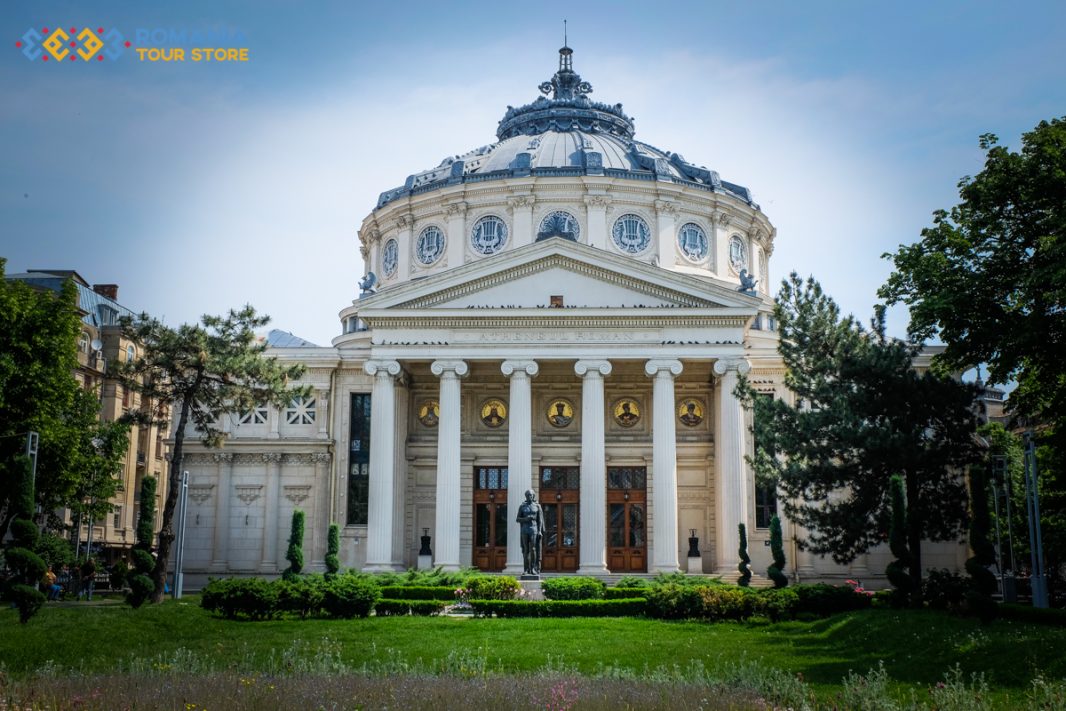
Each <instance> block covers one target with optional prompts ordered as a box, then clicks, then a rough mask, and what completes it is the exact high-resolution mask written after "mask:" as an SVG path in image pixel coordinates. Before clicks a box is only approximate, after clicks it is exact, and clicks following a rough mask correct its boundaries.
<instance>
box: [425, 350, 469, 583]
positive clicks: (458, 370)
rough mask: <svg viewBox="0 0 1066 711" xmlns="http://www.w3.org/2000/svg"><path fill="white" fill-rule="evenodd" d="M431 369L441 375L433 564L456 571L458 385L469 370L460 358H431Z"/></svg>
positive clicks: (458, 484) (457, 535)
mask: <svg viewBox="0 0 1066 711" xmlns="http://www.w3.org/2000/svg"><path fill="white" fill-rule="evenodd" d="M430 370H431V371H432V372H433V374H434V375H436V376H437V377H438V378H440V423H439V424H438V425H437V526H436V536H434V539H433V553H434V555H435V560H434V561H433V564H434V565H437V566H440V567H441V568H443V569H444V570H458V569H459V567H460V563H459V510H460V502H459V494H460V473H459V472H460V468H461V467H460V441H459V440H460V427H459V425H460V418H461V415H460V387H459V379H460V378H462V377H463V376H465V375H466V374H467V373H468V372H469V368H468V367H467V365H466V363H465V362H463V361H461V360H437V361H433V364H432V365H431V366H430Z"/></svg>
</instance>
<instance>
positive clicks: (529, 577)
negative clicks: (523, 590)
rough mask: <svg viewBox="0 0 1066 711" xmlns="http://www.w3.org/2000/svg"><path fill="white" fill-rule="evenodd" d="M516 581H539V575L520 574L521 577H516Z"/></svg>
mask: <svg viewBox="0 0 1066 711" xmlns="http://www.w3.org/2000/svg"><path fill="white" fill-rule="evenodd" d="M518 579H519V580H540V576H539V575H528V574H526V573H522V575H520V576H519V577H518Z"/></svg>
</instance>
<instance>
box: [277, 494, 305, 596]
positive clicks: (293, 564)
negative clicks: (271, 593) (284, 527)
mask: <svg viewBox="0 0 1066 711" xmlns="http://www.w3.org/2000/svg"><path fill="white" fill-rule="evenodd" d="M303 546H304V512H303V511H301V510H300V509H296V510H294V511H293V512H292V529H291V530H290V532H289V550H288V551H286V553H285V560H287V561H289V567H288V568H286V569H285V572H283V573H282V577H284V578H285V579H286V580H293V579H295V578H296V577H297V576H298V575H299V574H300V571H301V570H303V567H304V548H303Z"/></svg>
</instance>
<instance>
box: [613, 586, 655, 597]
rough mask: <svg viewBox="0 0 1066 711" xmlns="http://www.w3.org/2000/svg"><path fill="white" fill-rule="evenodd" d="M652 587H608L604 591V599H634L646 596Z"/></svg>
mask: <svg viewBox="0 0 1066 711" xmlns="http://www.w3.org/2000/svg"><path fill="white" fill-rule="evenodd" d="M649 590H651V588H647V587H645V588H607V589H606V590H604V591H603V599H604V600H633V599H634V598H638V597H641V598H642V597H645V596H646V595H647V594H648V591H649Z"/></svg>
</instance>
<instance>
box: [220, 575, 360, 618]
mask: <svg viewBox="0 0 1066 711" xmlns="http://www.w3.org/2000/svg"><path fill="white" fill-rule="evenodd" d="M380 597H381V591H380V590H379V589H378V586H377V585H375V584H374V583H373V582H372V581H370V580H367V579H366V578H364V577H361V576H356V575H339V576H334V577H331V578H324V577H322V576H320V575H309V576H305V577H300V578H296V579H293V580H284V579H279V580H275V581H274V582H267V581H266V580H263V579H262V578H223V579H220V580H211V581H210V582H209V583H208V584H207V585H206V586H205V587H204V589H203V592H202V594H201V597H200V607H202V608H204V609H205V610H208V611H209V612H214V613H216V614H219V615H221V616H222V617H225V618H227V619H231V620H235V619H248V620H268V619H271V618H273V617H276V616H277V615H279V614H280V613H282V612H291V613H294V614H297V615H299V616H300V617H305V618H306V617H311V616H314V615H319V614H321V613H323V612H324V613H325V614H327V615H329V616H330V617H339V618H350V617H366V616H368V615H369V614H370V612H371V611H372V610H373V609H374V603H375V602H377V600H378V599H379V598H380Z"/></svg>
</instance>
